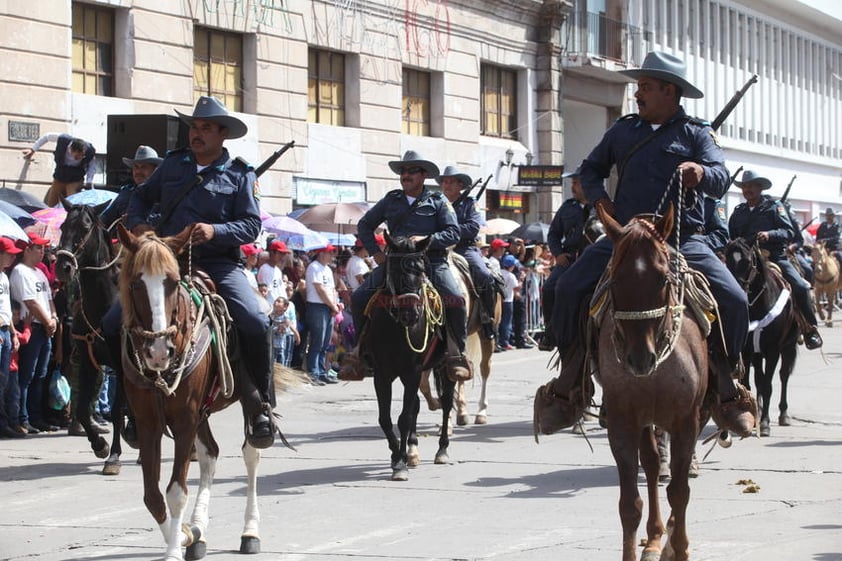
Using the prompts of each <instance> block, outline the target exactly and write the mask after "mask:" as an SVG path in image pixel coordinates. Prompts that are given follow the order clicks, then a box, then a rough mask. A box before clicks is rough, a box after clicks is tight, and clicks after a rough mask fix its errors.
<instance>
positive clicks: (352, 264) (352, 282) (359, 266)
mask: <svg viewBox="0 0 842 561" xmlns="http://www.w3.org/2000/svg"><path fill="white" fill-rule="evenodd" d="M370 270H371V269H369V268H368V263H366V261H365V259H363V258H362V257H360V256H359V255H353V256H351V258H350V259H348V265H347V266H346V267H345V277H346V278H345V281H346V282H347V283H348V288H350V289H351V290H356V289H357V287H358V286H360V282H359V281H358V280H357V275H365V274H366V273H368V272H369V271H370Z"/></svg>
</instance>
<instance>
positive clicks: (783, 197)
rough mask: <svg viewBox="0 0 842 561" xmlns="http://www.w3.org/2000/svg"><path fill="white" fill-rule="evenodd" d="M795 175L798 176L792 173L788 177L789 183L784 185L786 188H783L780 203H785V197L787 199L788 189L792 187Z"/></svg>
mask: <svg viewBox="0 0 842 561" xmlns="http://www.w3.org/2000/svg"><path fill="white" fill-rule="evenodd" d="M796 177H798V176H797V175H793V176H792V179H790V180H789V185H787V186H786V189H785V190H784V194H783V196H782V197H781V202H782V203H786V199H787V197H789V190H790V189H792V184H793V183H795V178H796Z"/></svg>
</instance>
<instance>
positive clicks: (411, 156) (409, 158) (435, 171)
mask: <svg viewBox="0 0 842 561" xmlns="http://www.w3.org/2000/svg"><path fill="white" fill-rule="evenodd" d="M413 166H417V167H420V168H422V169H423V170H424V171H426V172H427V177H429V178H431V179H435V178H437V177H438V176H439V167H438V166H437V165H436V164H434V163H433V162H431V161H429V160H425V159H424V158H422V157H421V155H420V154H419V153H418V152H416V151H415V150H407V151H406V152H404V154H403V158H401V159H400V160H393V161H391V162H389V169H391V170H392V171H393V172H395V173H396V174H398V175H400V174H401V169H402V168H408V167H413Z"/></svg>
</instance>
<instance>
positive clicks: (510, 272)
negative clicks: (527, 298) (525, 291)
mask: <svg viewBox="0 0 842 561" xmlns="http://www.w3.org/2000/svg"><path fill="white" fill-rule="evenodd" d="M515 267H517V259H516V258H515V256H514V255H506V256H504V257H503V259H502V261H501V262H500V269H501V271H500V274H501V275H502V277H503V281H505V285H504V287H503V310H502V312H503V313H502V315H501V317H500V340H499V341H497V351H509V350H511V349H513V348H514V347H513V346H512V343H511V334H512V316H513V313H514V300H515V293H518V292H520V281H518V279H517V276H516V275H515Z"/></svg>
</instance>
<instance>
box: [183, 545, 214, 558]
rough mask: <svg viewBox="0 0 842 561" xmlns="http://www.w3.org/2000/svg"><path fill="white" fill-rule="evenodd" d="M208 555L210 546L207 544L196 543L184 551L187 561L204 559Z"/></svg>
mask: <svg viewBox="0 0 842 561" xmlns="http://www.w3.org/2000/svg"><path fill="white" fill-rule="evenodd" d="M207 554H208V544H206V543H205V542H194V543H191V544H190V545H188V546H187V548H186V549H185V551H184V559H185V560H186V561H194V560H195V559H204V558H205V555H207Z"/></svg>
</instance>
